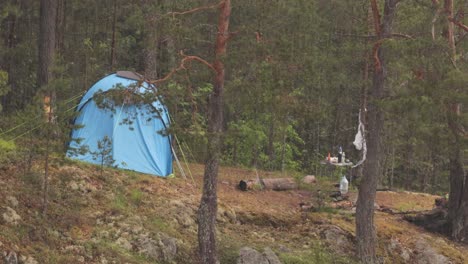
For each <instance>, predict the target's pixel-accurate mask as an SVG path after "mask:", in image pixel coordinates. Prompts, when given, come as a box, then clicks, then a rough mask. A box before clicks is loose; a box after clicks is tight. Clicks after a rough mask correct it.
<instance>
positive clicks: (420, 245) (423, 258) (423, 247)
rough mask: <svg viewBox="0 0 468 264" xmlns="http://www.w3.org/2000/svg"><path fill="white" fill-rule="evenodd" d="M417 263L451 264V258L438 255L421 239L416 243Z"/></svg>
mask: <svg viewBox="0 0 468 264" xmlns="http://www.w3.org/2000/svg"><path fill="white" fill-rule="evenodd" d="M414 253H415V261H414V262H413V263H416V264H451V263H453V262H452V261H450V259H449V258H447V257H446V256H444V255H442V254H440V253H438V252H437V251H435V250H434V248H433V247H431V245H430V244H429V243H427V241H426V240H425V239H423V238H420V239H419V240H417V241H416V243H415V251H414Z"/></svg>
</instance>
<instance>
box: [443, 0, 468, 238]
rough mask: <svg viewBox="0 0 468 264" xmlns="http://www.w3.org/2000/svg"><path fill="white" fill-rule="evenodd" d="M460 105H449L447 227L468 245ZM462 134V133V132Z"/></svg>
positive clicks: (448, 9)
mask: <svg viewBox="0 0 468 264" xmlns="http://www.w3.org/2000/svg"><path fill="white" fill-rule="evenodd" d="M453 8H454V7H453V0H444V11H445V13H446V15H447V28H446V32H445V35H446V37H447V42H448V45H449V48H450V50H451V59H452V63H453V64H454V65H456V53H457V52H456V47H455V37H454V32H453V30H454V25H453V23H452V22H451V21H450V20H451V19H452V18H453ZM460 116H461V104H460V103H458V102H455V101H451V102H449V109H448V118H447V120H448V127H449V129H450V139H449V140H450V142H449V144H450V157H449V160H450V195H449V214H448V219H449V225H450V229H451V236H452V238H453V239H454V240H456V241H464V242H468V173H466V172H465V168H464V164H463V163H464V157H463V149H462V146H463V140H464V139H463V136H466V134H465V135H461V132H460V130H461V131H464V129H460V126H461V124H460ZM462 133H463V132H462Z"/></svg>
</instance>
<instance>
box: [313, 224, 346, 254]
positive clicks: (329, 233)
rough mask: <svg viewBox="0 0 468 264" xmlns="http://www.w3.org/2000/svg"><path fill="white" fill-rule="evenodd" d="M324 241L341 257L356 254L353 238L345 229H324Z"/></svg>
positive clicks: (321, 233)
mask: <svg viewBox="0 0 468 264" xmlns="http://www.w3.org/2000/svg"><path fill="white" fill-rule="evenodd" d="M320 236H321V237H322V239H324V240H325V241H326V243H327V244H328V245H329V247H330V248H332V249H333V250H334V251H335V252H337V253H338V254H341V255H349V254H353V253H352V252H354V244H353V241H352V240H353V236H352V234H350V233H349V232H346V231H344V230H343V229H341V228H339V227H337V226H334V225H329V226H325V227H323V229H322V230H321V232H320Z"/></svg>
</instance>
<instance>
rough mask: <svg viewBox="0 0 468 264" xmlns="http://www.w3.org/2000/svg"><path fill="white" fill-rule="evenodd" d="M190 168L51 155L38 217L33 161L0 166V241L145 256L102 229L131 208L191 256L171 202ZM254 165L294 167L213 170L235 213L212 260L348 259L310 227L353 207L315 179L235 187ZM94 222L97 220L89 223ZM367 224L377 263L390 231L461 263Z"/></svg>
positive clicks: (64, 259) (135, 258) (35, 252)
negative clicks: (119, 166)
mask: <svg viewBox="0 0 468 264" xmlns="http://www.w3.org/2000/svg"><path fill="white" fill-rule="evenodd" d="M189 168H190V173H188V175H189V176H188V179H182V178H180V177H176V178H171V179H163V178H158V177H152V176H149V175H143V174H138V173H135V172H130V171H123V170H116V169H106V170H105V172H104V174H103V175H102V176H101V175H100V173H99V168H97V167H95V166H92V165H88V164H84V163H76V162H71V161H66V162H65V163H58V162H54V163H53V164H52V166H51V181H50V192H49V209H48V213H47V215H46V217H44V216H42V214H41V206H42V202H41V191H40V190H41V188H40V185H41V177H42V173H41V167H39V166H36V167H34V168H33V171H32V172H30V173H28V174H24V173H22V170H21V169H20V168H15V167H10V169H8V170H4V171H2V172H0V191H1V192H0V207H4V206H8V204H7V201H6V197H7V196H14V197H16V198H17V199H18V201H19V205H18V206H17V207H15V208H14V209H15V210H16V211H17V212H18V214H19V215H21V217H22V221H21V222H20V224H19V225H18V226H10V225H7V224H0V227H1V228H0V242H1V243H2V244H0V245H1V246H0V249H2V250H14V251H16V252H19V253H21V254H22V255H27V256H32V257H34V258H35V259H36V260H37V261H38V262H39V263H77V261H78V260H80V257H82V258H81V260H84V262H83V263H101V262H102V261H103V259H106V261H109V263H154V260H151V259H149V258H148V257H145V256H143V255H141V254H138V253H137V252H134V251H132V250H127V249H124V248H122V247H121V246H119V245H118V243H116V241H115V239H114V238H113V237H112V234H109V235H106V234H107V233H109V232H110V233H112V232H113V231H115V228H114V227H113V226H112V224H115V222H119V221H121V222H122V221H131V219H133V218H134V217H136V216H137V217H138V219H141V222H142V225H143V227H144V228H145V229H146V230H148V231H151V232H164V233H166V234H168V235H170V236H172V237H174V238H176V239H177V240H178V241H179V243H178V244H179V253H178V256H177V259H176V260H175V263H195V259H196V258H195V255H196V254H195V253H196V245H197V236H196V230H194V229H193V228H190V227H189V228H187V227H183V226H181V225H180V224H179V223H178V222H177V220H176V218H177V214H178V213H179V212H178V209H177V207H175V206H174V204H172V203H171V201H179V203H180V204H183V205H184V206H186V207H188V208H192V209H193V210H196V208H197V206H198V203H199V200H200V194H201V185H202V177H203V165H201V164H190V166H189ZM257 173H258V174H259V175H260V177H264V178H270V177H288V176H292V177H296V176H297V174H296V173H291V174H288V173H280V172H263V171H258V172H256V171H255V170H249V169H243V168H234V167H222V168H221V170H220V175H219V181H218V182H219V189H218V190H219V192H218V198H219V206H220V208H224V209H226V208H229V209H230V210H233V211H234V212H235V213H236V218H237V221H236V222H231V221H227V220H222V219H221V220H220V221H219V222H218V250H219V258H220V261H221V263H223V264H224V263H236V260H237V257H238V253H239V249H240V248H241V247H243V246H250V247H253V248H256V249H259V250H260V251H261V250H262V249H263V248H264V247H270V248H272V249H273V251H274V252H276V253H277V254H278V256H279V258H280V259H281V261H282V262H283V263H285V264H290V263H297V264H301V263H357V260H356V258H355V255H354V252H353V251H352V250H350V251H349V252H345V254H337V253H336V252H335V251H334V249H333V247H331V246H330V244H329V243H328V242H326V241H323V240H322V238H321V236H320V234H319V232H320V230H322V229H323V227H324V226H329V225H333V226H338V227H340V228H341V229H342V230H344V231H345V232H348V233H349V234H351V235H353V234H354V215H353V214H352V213H350V212H349V211H343V210H339V209H334V208H331V207H329V206H327V204H329V203H330V200H329V198H328V197H327V195H326V194H327V192H329V191H331V190H332V189H333V187H332V183H333V182H330V181H328V180H325V179H323V180H322V179H320V178H319V183H318V184H316V185H313V186H306V185H301V188H300V189H299V190H294V191H285V192H275V191H264V190H255V191H247V192H241V191H239V190H238V189H237V188H236V186H237V184H238V183H239V181H240V180H243V179H255V178H256V177H257V176H256V175H257ZM176 175H179V173H177V172H176ZM190 175H192V176H193V179H192V177H191V176H190ZM77 183H78V186H75V185H76V184H77ZM80 184H84V185H80ZM319 190H320V192H319ZM353 195H354V194H352V195H351V197H353ZM318 196H320V197H318ZM319 200H320V201H319ZM321 200H323V201H321ZM433 201H434V197H433V196H429V195H426V194H414V193H405V192H403V193H396V192H379V193H378V195H377V203H379V204H381V205H385V206H388V207H391V208H394V209H397V210H426V209H430V208H431V207H432V204H433ZM301 202H305V203H313V204H317V203H319V202H320V203H323V206H322V207H321V208H319V209H318V210H317V211H316V212H304V211H302V210H301V208H300V206H299V204H300V203H301ZM226 210H227V209H226ZM109 219H110V220H109ZM102 221H104V223H101V224H96V223H97V222H102ZM195 226H196V225H195ZM376 226H377V232H378V234H379V245H378V249H379V255H380V256H381V257H382V258H383V259H384V262H385V263H398V260H399V257H398V256H397V255H396V253H394V252H389V251H388V250H387V249H386V244H388V241H389V240H390V239H398V241H400V242H401V243H402V244H403V245H404V246H405V247H407V248H409V249H411V248H412V246H413V245H414V241H415V239H416V238H417V237H419V236H421V235H425V236H427V237H429V238H431V240H430V241H431V243H432V245H433V246H434V248H436V249H437V250H438V251H439V252H440V253H442V254H444V255H446V256H448V257H450V258H451V259H453V260H455V261H456V262H455V263H467V261H468V260H467V259H468V257H467V256H468V248H467V247H466V246H462V245H457V244H454V243H452V242H450V241H448V240H447V239H446V238H444V237H441V236H438V235H435V234H430V233H428V232H426V231H424V230H422V229H421V228H419V227H416V226H414V225H412V224H410V223H407V222H404V221H403V220H402V219H401V217H399V216H395V215H389V214H385V213H377V214H376ZM395 261H396V262H395ZM400 263H402V262H401V260H400Z"/></svg>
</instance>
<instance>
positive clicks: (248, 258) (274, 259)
mask: <svg viewBox="0 0 468 264" xmlns="http://www.w3.org/2000/svg"><path fill="white" fill-rule="evenodd" d="M237 264H281V261H280V260H279V258H278V256H276V254H275V253H274V252H273V251H272V250H271V249H270V248H265V249H264V253H263V254H262V253H260V252H258V251H257V250H255V249H253V248H249V247H243V248H241V249H240V251H239V258H238V259H237Z"/></svg>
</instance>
